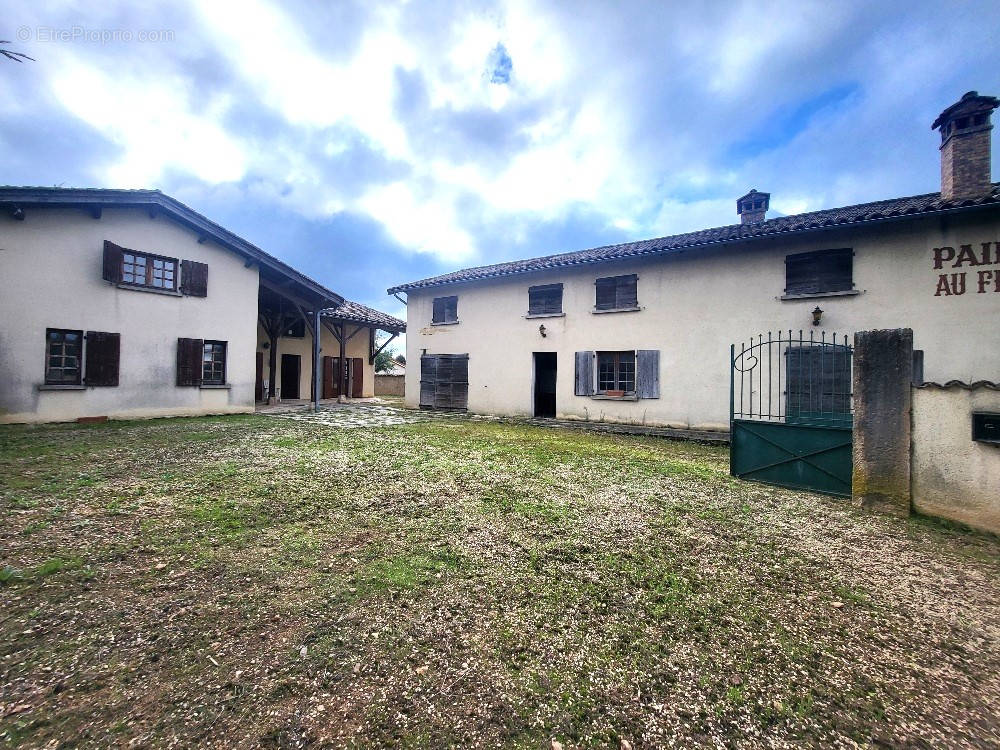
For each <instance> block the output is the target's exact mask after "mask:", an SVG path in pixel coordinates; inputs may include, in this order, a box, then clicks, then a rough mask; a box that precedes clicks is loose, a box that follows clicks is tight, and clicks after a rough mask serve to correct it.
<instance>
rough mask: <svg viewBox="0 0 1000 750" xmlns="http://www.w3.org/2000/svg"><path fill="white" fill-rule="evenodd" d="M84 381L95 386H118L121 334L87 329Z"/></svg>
mask: <svg viewBox="0 0 1000 750" xmlns="http://www.w3.org/2000/svg"><path fill="white" fill-rule="evenodd" d="M86 352H87V357H86V370H85V373H86V374H85V376H84V383H86V384H87V385H89V386H95V387H112V388H113V387H116V386H117V385H118V366H119V360H120V357H121V334H118V333H105V332H104V331H87V347H86Z"/></svg>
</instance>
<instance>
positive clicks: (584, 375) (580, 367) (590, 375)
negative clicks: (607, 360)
mask: <svg viewBox="0 0 1000 750" xmlns="http://www.w3.org/2000/svg"><path fill="white" fill-rule="evenodd" d="M574 369H575V373H574V381H573V393H575V394H576V395H577V396H593V395H594V353H593V352H576V366H575V368H574Z"/></svg>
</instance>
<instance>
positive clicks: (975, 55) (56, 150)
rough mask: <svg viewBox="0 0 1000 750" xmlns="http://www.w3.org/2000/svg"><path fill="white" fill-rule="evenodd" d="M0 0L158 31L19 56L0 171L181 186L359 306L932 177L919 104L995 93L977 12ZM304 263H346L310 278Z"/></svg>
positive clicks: (27, 18)
mask: <svg viewBox="0 0 1000 750" xmlns="http://www.w3.org/2000/svg"><path fill="white" fill-rule="evenodd" d="M5 10H7V17H6V20H7V21H8V23H9V24H11V28H14V29H16V28H18V27H19V26H22V25H23V26H26V27H27V28H29V29H37V28H38V27H41V26H43V25H44V26H47V27H53V28H65V27H70V26H72V25H73V24H81V25H84V26H86V27H93V28H107V29H131V30H138V29H166V30H170V31H171V32H172V41H170V42H165V43H158V44H138V43H135V42H133V43H122V42H113V43H107V44H100V43H98V44H94V43H85V42H65V43H59V42H51V43H41V42H39V41H38V40H37V39H35V38H33V39H32V40H30V41H29V42H27V43H26V44H25V45H22V46H23V47H24V49H23V51H25V52H27V53H28V54H30V55H32V56H33V57H35V58H36V59H37V60H38V62H37V63H32V64H25V65H19V66H16V69H14V68H12V67H10V66H8V67H7V68H5V69H4V70H3V72H4V76H3V77H0V96H2V97H3V101H4V103H5V106H4V108H3V111H2V112H0V159H2V160H3V164H4V166H5V171H6V174H7V181H14V182H21V183H29V184H30V183H42V184H58V183H66V184H87V183H89V184H94V185H104V186H119V187H129V186H143V187H161V188H162V189H164V190H165V191H167V192H178V193H180V194H181V195H182V196H183V197H184V199H186V200H187V201H188V202H190V203H191V204H192V205H194V206H195V207H196V208H201V209H203V210H205V211H206V212H207V213H209V214H210V215H212V216H213V217H217V218H220V220H224V221H223V223H225V224H226V225H227V226H230V225H231V224H232V225H233V228H234V230H236V231H239V227H241V226H245V227H247V228H248V229H247V231H251V232H253V233H254V236H253V237H252V238H251V239H253V240H254V241H255V242H258V243H259V244H261V246H263V247H265V248H266V249H269V250H271V251H273V252H276V253H277V254H279V255H280V254H282V253H290V254H291V255H290V257H291V258H294V261H295V262H296V263H298V264H303V265H304V266H305V268H304V270H307V269H312V272H314V273H316V274H319V278H320V280H321V281H323V282H324V283H327V284H329V285H330V286H332V287H333V288H336V289H340V290H342V291H343V292H344V293H347V294H349V295H350V294H351V293H352V289H354V290H356V291H357V293H358V296H359V297H360V299H361V301H364V300H370V301H371V302H374V301H376V298H375V297H372V296H371V295H372V294H373V292H372V290H373V289H375V288H376V287H378V286H381V287H382V288H384V287H385V286H388V285H389V283H398V282H400V281H405V280H406V275H410V276H413V277H420V276H426V275H432V274H433V273H437V272H440V271H443V270H449V269H452V268H454V267H455V266H457V265H465V264H480V263H490V262H494V261H496V260H499V259H508V258H511V257H525V256H530V255H541V254H548V253H552V252H558V251H564V250H572V249H580V248H582V247H588V246H594V245H599V244H603V243H606V242H616V241H621V240H625V239H637V238H641V237H650V236H661V235H664V234H669V233H673V232H681V231H688V230H692V229H698V228H702V227H706V226H718V225H721V224H727V223H732V222H734V221H736V219H737V217H736V213H735V198H736V197H738V196H739V195H741V194H743V193H744V192H746V190H747V189H749V188H750V187H756V188H758V189H760V190H765V191H769V192H771V193H772V207H773V208H774V210H775V211H776V212H784V213H790V212H796V211H801V210H811V209H815V208H821V207H827V206H834V205H845V204H849V203H854V202H859V201H863V200H874V199H878V198H884V197H889V196H894V195H906V194H914V193H920V192H925V191H929V190H934V189H936V187H937V180H938V169H937V160H938V153H937V148H936V138H935V136H934V134H933V133H931V131H930V129H929V125H930V122H931V121H932V120H933V118H934V116H935V115H936V114H937V113H938V112H939V111H940V110H941V109H943V108H944V107H945V106H947V105H948V104H950V103H951V102H953V101H955V100H956V99H957V98H958V96H960V95H961V94H962V93H963V92H964V91H967V90H969V89H978V90H980V91H982V92H984V93H998V92H1000V70H998V69H997V68H996V66H993V65H990V64H989V60H988V56H983V55H982V50H984V49H991V48H992V46H993V44H992V43H993V41H995V40H994V39H993V34H994V32H993V30H994V29H995V28H997V27H998V25H1000V6H997V5H996V4H995V3H986V2H970V3H965V4H961V5H958V6H954V7H951V8H949V10H948V12H947V13H944V12H942V8H941V6H940V4H939V3H936V2H930V1H929V0H920V1H918V2H906V3H903V2H902V0H898V1H895V2H885V3H877V4H872V3H866V2H862V1H861V0H853V1H850V2H844V3H833V4H831V3H824V2H811V1H808V0H807V1H806V2H791V1H789V2H769V3H760V2H753V1H752V0H738V1H737V2H734V3H727V4H721V3H688V4H676V3H674V4H659V5H656V4H653V5H651V4H649V3H646V2H639V1H638V0H634V1H631V0H624V1H623V2H620V3H615V4H604V3H593V4H587V5H585V6H579V5H572V4H565V3H557V2H541V3H539V2H528V0H472V2H469V3H464V4H461V5H459V6H456V5H455V4H453V3H444V2H440V1H437V0H428V2H422V3H419V4H417V3H398V4H373V3H368V2H362V1H361V0H345V2H338V3H334V4H319V3H313V2H309V0H289V1H288V2H283V3H278V2H277V1H276V0H218V1H217V2H212V3H202V2H196V0H187V2H180V3H178V2H175V1H168V0H152V2H150V3H145V4H143V7H142V8H141V9H139V8H137V7H134V6H132V5H131V4H128V3H125V2H108V3H102V4H99V5H98V6H93V7H91V6H88V7H86V8H84V7H83V6H80V5H78V4H77V3H74V2H70V1H69V0H66V1H65V2H61V1H58V0H48V1H46V0H40V1H39V2H29V1H28V0H14V3H13V5H12V7H10V8H5ZM942 61H947V64H942ZM179 197H181V196H179ZM251 211H253V212H256V213H255V215H254V216H252V217H251V216H248V215H246V214H248V213H249V212H251ZM269 217H280V223H279V222H274V221H268V220H265V219H267V218H269ZM365 233H367V235H368V236H367V237H366V236H365ZM293 237H294V238H293ZM298 242H307V243H309V244H308V248H312V250H311V251H309V250H308V249H306V250H302V249H299V247H298V245H296V244H295V243H298ZM371 246H377V247H378V248H379V250H378V252H377V253H374V254H372V253H371V252H369V248H370V247H371ZM323 248H337V251H336V257H337V258H338V259H341V260H344V261H345V262H347V263H349V264H351V265H350V268H352V269H355V268H356V269H361V270H359V271H357V272H355V271H353V270H352V271H351V272H349V273H348V272H345V268H347V265H345V264H343V263H339V262H337V263H333V262H331V263H327V262H326V261H323V262H321V263H318V264H316V265H314V264H313V263H312V262H311V260H310V258H311V257H312V256H310V255H309V252H315V253H317V254H319V255H321V256H322V257H323V258H326V257H327V253H328V251H327V250H326V249H323ZM371 258H377V263H378V265H371V264H370V263H369V260H370V259H371ZM373 262H374V261H373ZM365 274H370V275H371V276H372V277H374V278H378V279H379V281H378V282H377V283H374V282H373V281H372V280H371V279H369V277H368V276H365ZM341 284H344V285H347V286H346V287H341V286H340V285H341Z"/></svg>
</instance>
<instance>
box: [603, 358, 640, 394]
mask: <svg viewBox="0 0 1000 750" xmlns="http://www.w3.org/2000/svg"><path fill="white" fill-rule="evenodd" d="M608 391H622V392H623V393H635V352H634V351H633V352H598V353H597V392H598V393H607V392H608Z"/></svg>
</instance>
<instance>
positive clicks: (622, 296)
mask: <svg viewBox="0 0 1000 750" xmlns="http://www.w3.org/2000/svg"><path fill="white" fill-rule="evenodd" d="M638 278H639V277H638V276H636V275H635V274H631V275H629V276H618V277H616V280H617V282H618V283H617V284H616V289H615V306H616V307H618V308H621V309H625V308H629V307H638V306H639V296H638V294H637V286H638V282H637V280H638Z"/></svg>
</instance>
